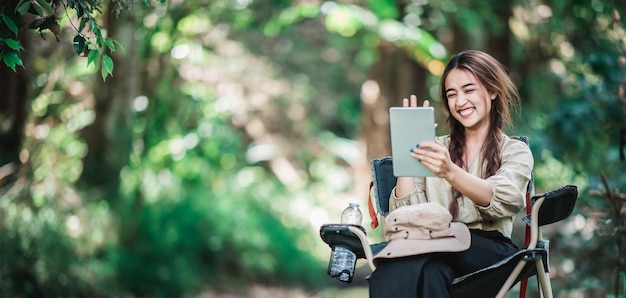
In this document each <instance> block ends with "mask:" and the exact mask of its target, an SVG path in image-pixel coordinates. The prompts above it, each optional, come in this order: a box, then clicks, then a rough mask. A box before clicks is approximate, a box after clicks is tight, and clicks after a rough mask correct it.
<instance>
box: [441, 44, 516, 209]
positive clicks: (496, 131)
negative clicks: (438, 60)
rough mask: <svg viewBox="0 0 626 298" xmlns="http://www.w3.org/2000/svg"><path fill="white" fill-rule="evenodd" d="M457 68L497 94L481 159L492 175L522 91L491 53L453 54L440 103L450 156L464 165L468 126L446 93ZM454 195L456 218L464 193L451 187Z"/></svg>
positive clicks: (452, 206)
mask: <svg viewBox="0 0 626 298" xmlns="http://www.w3.org/2000/svg"><path fill="white" fill-rule="evenodd" d="M454 69H461V70H466V71H469V72H470V73H472V74H473V75H474V76H475V77H476V79H478V81H480V83H481V84H482V85H483V86H484V87H485V88H486V89H487V92H488V93H489V94H493V93H495V94H496V98H495V99H494V100H493V101H492V104H491V111H490V113H489V114H490V115H489V118H490V119H489V120H490V126H489V132H488V134H487V139H486V140H485V143H484V144H483V146H482V148H481V150H480V151H481V153H480V156H479V158H481V160H483V162H486V167H484V168H483V171H482V177H481V178H483V179H485V178H488V177H490V176H493V175H494V174H495V173H496V171H497V170H498V169H499V168H500V165H501V156H500V154H501V152H500V151H501V148H502V134H503V129H504V127H505V126H506V125H512V119H511V108H513V109H517V108H518V107H519V102H520V98H519V92H518V91H517V88H516V87H515V85H514V84H513V81H512V80H511V78H510V77H509V75H508V73H507V71H506V69H505V68H504V66H503V65H502V64H501V63H500V62H498V60H496V59H495V58H493V57H492V56H491V55H489V54H487V53H484V52H481V51H476V50H468V51H464V52H460V53H458V54H456V55H454V56H453V57H452V58H451V59H450V62H448V65H446V68H445V70H444V72H443V75H442V76H441V83H440V86H441V94H440V98H441V105H442V107H443V108H444V109H445V110H446V111H448V118H447V123H448V125H449V126H450V146H449V151H450V158H451V159H452V162H454V163H455V164H456V165H458V166H460V167H463V168H464V165H463V154H464V152H465V150H464V149H465V127H464V126H463V125H462V124H461V123H460V122H459V121H457V120H456V119H455V118H454V117H453V116H452V113H450V108H449V106H448V98H447V96H446V86H445V81H446V78H447V77H448V74H449V73H450V71H452V70H454ZM451 191H452V198H451V201H450V205H449V209H450V213H452V216H453V217H455V218H456V217H457V215H458V213H459V202H458V198H460V197H461V196H462V194H461V193H460V192H459V191H458V190H457V189H455V188H454V187H452V190H451Z"/></svg>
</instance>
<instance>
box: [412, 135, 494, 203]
mask: <svg viewBox="0 0 626 298" xmlns="http://www.w3.org/2000/svg"><path fill="white" fill-rule="evenodd" d="M412 155H413V157H414V158H417V159H418V160H420V162H421V163H422V164H423V165H425V166H426V167H427V168H428V169H430V170H431V171H432V172H433V173H434V174H435V175H436V176H437V177H439V178H443V179H445V180H446V181H448V183H450V185H452V186H453V187H454V188H456V189H457V190H458V191H459V192H461V193H462V194H463V195H464V196H466V197H467V198H469V199H470V200H472V201H473V202H474V204H476V205H478V206H483V207H484V206H489V204H490V203H491V197H492V196H493V192H492V187H491V184H490V183H489V182H488V181H487V180H485V179H481V178H480V177H476V176H474V175H472V174H470V173H468V172H467V171H465V170H464V169H462V168H461V167H459V166H458V165H456V164H454V163H453V162H452V160H451V159H450V153H449V152H448V148H446V146H445V145H443V144H442V143H441V142H440V141H438V140H437V141H436V142H424V143H422V144H419V146H418V148H416V149H415V150H414V151H413V153H412Z"/></svg>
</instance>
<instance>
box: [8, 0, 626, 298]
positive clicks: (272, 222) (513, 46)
mask: <svg viewBox="0 0 626 298" xmlns="http://www.w3.org/2000/svg"><path fill="white" fill-rule="evenodd" d="M66 7H67V8H66ZM87 13H89V14H88V16H89V18H85V17H84V16H85V15H87ZM625 13H626V2H624V1H609V0H543V1H539V0H530V1H527V0H509V1H483V0H465V1H450V0H441V1H434V0H407V1H392V0H365V1H317V0H211V1H201V0H186V1H182V0H171V1H170V0H168V1H164V2H159V1H156V2H148V1H147V0H146V1H144V2H143V3H142V2H138V1H130V0H116V1H97V0H93V1H87V0H71V1H70V0H67V1H65V0H54V1H50V2H48V1H45V0H38V1H32V2H31V1H28V0H21V1H18V0H5V1H2V2H1V3H0V17H1V18H0V19H1V20H2V22H0V60H2V63H0V92H1V93H2V94H1V95H0V97H1V98H2V100H1V101H0V196H1V197H0V296H3V297H207V298H208V297H367V282H366V281H365V276H367V275H368V274H369V273H370V272H369V271H368V270H369V269H368V268H367V267H366V266H364V262H362V261H361V262H360V263H359V265H358V266H359V267H358V270H357V274H358V276H357V278H356V280H355V282H354V283H353V284H350V285H347V284H342V283H340V282H338V281H335V280H333V279H332V278H330V277H328V276H327V275H326V266H327V262H328V257H329V255H330V249H329V248H328V246H326V245H325V244H324V243H323V242H322V241H321V239H320V237H319V227H320V226H321V225H322V224H324V223H333V222H338V220H339V215H340V212H341V211H342V209H343V208H344V207H345V206H346V205H347V203H348V202H349V201H350V200H356V201H359V202H360V203H361V205H362V207H361V210H362V211H363V213H364V218H365V220H364V226H366V228H367V232H368V235H369V236H370V237H371V240H372V241H380V240H381V239H382V231H381V230H380V228H378V229H376V230H372V229H371V227H370V226H369V224H370V220H369V217H368V215H367V205H366V204H367V195H368V187H369V181H370V179H371V174H370V170H369V164H368V161H369V159H371V158H377V157H382V156H385V155H388V154H389V153H390V145H389V132H388V130H389V127H388V119H387V109H388V108H389V107H391V106H398V105H401V99H402V98H403V97H407V96H409V95H410V94H417V95H418V97H419V98H420V99H430V100H431V102H433V103H434V105H435V106H438V104H439V103H438V94H437V91H438V78H439V75H440V74H441V72H442V69H443V66H444V65H445V62H446V61H447V59H448V58H449V57H450V55H452V54H454V53H457V52H459V51H461V50H465V49H479V50H483V51H486V52H488V53H490V54H492V55H493V56H494V57H496V58H497V59H498V60H500V61H501V62H502V63H503V64H504V65H505V66H506V67H507V68H508V70H509V71H510V73H511V75H512V77H513V79H514V81H515V83H516V85H517V86H518V87H519V89H520V92H521V94H522V100H523V104H522V109H521V111H519V113H518V114H517V115H516V126H515V128H514V129H511V130H509V131H508V133H509V134H511V135H526V136H528V137H529V138H530V142H531V149H532V151H533V153H534V156H535V178H536V181H535V186H536V192H542V191H547V190H550V189H553V188H556V187H558V186H562V185H565V184H575V185H577V186H578V187H579V192H580V195H579V200H578V203H577V206H576V209H575V211H574V214H572V216H571V217H570V218H568V219H567V220H566V221H564V222H561V223H558V224H554V225H552V226H548V227H547V229H546V231H545V236H546V237H547V238H548V239H550V240H551V241H552V242H551V257H550V270H551V272H550V274H551V276H552V279H553V288H554V292H555V297H615V296H616V295H617V296H619V297H624V295H625V294H624V285H625V284H626V275H625V273H624V272H625V270H626V268H625V265H624V264H625V263H626V262H625V256H624V251H625V250H626V249H625V248H624V240H625V239H624V238H625V233H626V232H625V231H626V228H625V224H624V213H625V210H624V209H625V208H624V202H626V197H625V195H624V189H625V188H626V171H625V169H626V161H625V160H624V154H625V152H626V149H625V148H624V144H625V143H626V117H625V116H626V96H625V94H624V89H625V88H626V31H625V28H626V26H625V25H624V24H625V23H624V20H623V18H622V17H623V15H624V14H625ZM51 15H52V16H53V17H50V16H51ZM80 16H83V18H82V20H87V21H86V22H84V23H81V19H78V18H77V17H80ZM92 21H97V23H92ZM56 25H58V26H56ZM83 25H84V26H83ZM29 28H30V29H29ZM85 28H86V29H85ZM100 29H101V30H100ZM77 30H81V34H82V35H80V36H83V38H84V40H83V41H82V42H85V41H86V42H87V44H86V46H90V47H91V48H90V49H91V50H92V51H93V52H88V51H83V49H82V48H81V50H76V49H77V48H76V47H77V46H79V47H80V46H81V42H80V41H78V42H77V40H76V39H75V37H76V36H77ZM107 38H112V39H114V40H115V41H113V40H112V39H107ZM102 41H104V43H99V42H102ZM76 52H79V53H80V55H76ZM438 110H439V112H440V111H441V109H438ZM437 119H438V122H439V123H440V124H441V123H443V121H444V118H443V116H442V115H437ZM444 126H445V125H440V126H439V127H440V128H439V130H440V131H438V133H439V134H445V133H446V132H445V131H444V130H443V129H441V127H444ZM522 235H523V233H522V232H521V228H520V230H519V232H517V233H516V234H515V235H514V237H515V241H516V243H518V244H520V245H521V244H522ZM516 291H517V290H516V289H513V290H512V294H511V295H514V294H515V292H516ZM530 291H531V292H530V293H531V294H530V295H534V296H531V297H538V294H537V293H536V287H535V286H534V285H533V282H531V284H530ZM530 295H529V296H530ZM512 297H513V296H512Z"/></svg>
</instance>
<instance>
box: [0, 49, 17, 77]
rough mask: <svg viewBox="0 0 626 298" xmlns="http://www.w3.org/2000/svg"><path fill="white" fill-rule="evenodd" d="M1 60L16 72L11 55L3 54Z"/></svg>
mask: <svg viewBox="0 0 626 298" xmlns="http://www.w3.org/2000/svg"><path fill="white" fill-rule="evenodd" d="M9 54H11V53H9ZM18 58H19V57H18ZM2 61H3V62H4V64H5V65H6V66H8V67H9V68H11V69H12V70H13V72H16V70H15V59H14V58H13V57H12V56H11V55H4V56H3V57H2Z"/></svg>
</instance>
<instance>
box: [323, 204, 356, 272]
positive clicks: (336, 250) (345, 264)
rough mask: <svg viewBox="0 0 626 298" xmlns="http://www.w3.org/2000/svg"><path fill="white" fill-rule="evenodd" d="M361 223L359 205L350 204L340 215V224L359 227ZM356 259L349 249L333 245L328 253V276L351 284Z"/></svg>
mask: <svg viewBox="0 0 626 298" xmlns="http://www.w3.org/2000/svg"><path fill="white" fill-rule="evenodd" d="M362 221H363V213H361V210H360V209H359V204H358V203H356V202H350V204H349V205H348V207H346V209H344V210H343V212H342V213H341V223H342V224H352V225H357V226H360V225H361V222H362ZM356 259H357V258H356V254H355V253H354V252H352V251H351V250H350V249H349V248H347V247H345V246H342V245H335V246H334V247H333V250H332V252H331V253H330V261H329V263H328V275H330V276H332V277H333V278H336V279H338V280H340V281H343V282H347V283H350V282H352V278H353V277H354V268H355V267H356Z"/></svg>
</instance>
